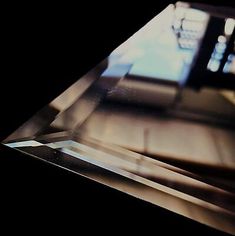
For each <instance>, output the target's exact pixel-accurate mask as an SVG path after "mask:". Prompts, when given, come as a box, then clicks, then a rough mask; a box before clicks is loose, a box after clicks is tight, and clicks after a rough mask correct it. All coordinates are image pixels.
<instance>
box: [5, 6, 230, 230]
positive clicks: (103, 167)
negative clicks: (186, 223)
mask: <svg viewBox="0 0 235 236" xmlns="http://www.w3.org/2000/svg"><path fill="white" fill-rule="evenodd" d="M230 17H231V16H230ZM226 19H227V18H226V17H223V18H218V19H217V18H215V19H214V18H213V17H212V15H211V14H210V13H209V12H206V11H205V12H203V11H201V10H198V9H192V8H190V6H189V5H188V4H185V3H178V4H177V5H176V6H173V5H170V6H168V7H167V8H166V9H165V10H164V11H163V12H162V13H161V14H160V15H158V16H156V17H155V18H154V19H153V20H152V21H151V22H150V23H148V24H147V25H146V26H145V27H143V28H142V29H141V30H140V31H138V32H137V33H136V34H135V35H133V36H132V37H131V38H130V39H128V40H127V41H126V42H125V43H124V44H122V45H121V46H120V47H119V48H117V49H116V50H114V51H113V52H112V53H111V55H110V56H109V57H108V58H107V59H106V60H104V61H102V62H101V63H100V64H99V65H98V66H97V67H96V68H94V69H92V70H91V71H90V72H88V73H87V74H86V75H84V76H83V77H82V78H80V79H79V80H78V81H77V82H76V83H75V84H73V85H72V86H71V87H70V88H69V89H67V90H66V91H64V93H62V94H61V95H60V96H59V97H57V98H56V99H55V100H53V101H52V102H51V103H50V104H49V105H48V106H47V107H45V108H44V109H42V110H41V111H39V112H38V113H37V114H36V115H35V116H33V117H32V118H31V119H30V120H29V121H27V122H26V123H25V124H24V125H23V126H21V127H20V128H19V129H17V130H16V131H15V132H14V133H13V134H11V135H10V136H9V137H8V138H7V139H6V140H4V143H5V144H6V145H7V146H9V147H13V148H16V149H17V150H19V151H22V152H24V153H27V154H30V155H33V156H35V157H37V158H40V159H42V160H45V161H47V162H50V163H52V164H55V165H58V166H61V167H63V168H66V169H68V170H70V171H73V172H76V173H79V174H81V175H83V176H86V177H88V178H91V179H93V180H95V181H98V182H101V183H103V184H105V185H108V186H111V187H113V188H116V189H119V190H121V191H123V192H126V193H128V194H131V195H133V196H136V197H138V198H141V199H143V200H146V201H149V202H151V203H154V204H156V205H159V206H161V207H164V208H166V209H169V210H171V211H174V212H176V213H179V214H182V215H184V216H187V217H189V218H191V219H194V220H197V221H199V222H201V223H203V224H207V225H209V226H212V227H214V228H217V229H219V230H223V231H225V232H228V233H233V234H234V233H235V226H234V222H235V184H234V183H235V145H234V143H235V127H234V125H235V123H234V121H235V102H234V91H233V86H232V82H231V83H230V84H231V88H229V86H228V83H227V82H226V83H223V82H221V84H220V85H221V86H220V87H219V88H218V85H217V84H216V83H215V84H213V83H208V80H207V79H208V78H209V79H214V78H215V77H216V78H217V77H218V76H219V78H220V79H221V80H222V79H225V81H227V80H228V81H232V80H231V79H235V78H234V76H233V73H231V71H230V70H228V71H227V72H226V73H224V72H223V71H222V72H221V74H215V73H217V72H216V71H214V69H213V68H215V67H213V66H212V67H211V66H208V65H209V64H210V62H208V61H209V60H210V57H211V55H212V54H213V53H214V52H213V50H214V45H215V44H213V43H211V50H212V51H208V52H207V54H206V55H205V54H203V53H202V52H203V51H202V48H203V47H204V48H205V43H206V42H207V41H206V40H208V37H207V35H208V32H211V31H210V30H211V26H212V25H213V22H214V20H216V22H217V20H218V21H219V22H222V23H221V25H222V26H223V27H224V25H225V26H226V24H227V26H226V31H225V33H226V35H225V36H224V37H225V38H223V37H221V32H220V31H219V30H218V32H217V31H216V32H215V34H214V35H213V38H212V39H211V40H212V41H213V40H214V41H213V42H214V43H216V40H219V43H222V44H223V43H224V40H226V42H229V43H228V44H227V46H226V48H230V46H229V45H230V44H231V45H232V43H233V44H234V41H233V37H234V28H232V32H231V25H232V23H233V21H231V20H229V22H230V26H228V23H227V21H226ZM229 19H232V18H229ZM231 22H232V23H231ZM223 27H222V28H221V29H224V28H223ZM231 40H232V41H231ZM231 42H232V43H231ZM220 46H221V45H220ZM220 46H216V48H217V49H218V50H220V49H221V47H220ZM218 50H217V51H218ZM223 50H224V52H223V53H224V55H225V56H227V55H228V56H229V58H230V57H231V56H230V54H232V53H233V51H226V49H225V48H224V49H223ZM217 54H218V53H217ZM215 57H216V58H218V55H216V56H215ZM202 58H207V59H208V60H205V62H206V63H204V64H203V67H202V66H201V64H200V63H201V62H202ZM213 58H214V54H213ZM230 59H231V58H230ZM220 60H221V62H220V63H221V65H222V64H223V63H227V62H226V60H224V59H223V57H222V59H220ZM230 61H232V60H230ZM208 63H209V64H208ZM231 63H232V62H231ZM202 68H204V70H202ZM211 68H212V70H211ZM219 68H220V66H219ZM218 70H219V69H218ZM210 73H211V74H210ZM218 73H219V71H218ZM223 74H226V75H229V77H222V76H223ZM195 75H197V76H198V77H197V81H200V83H194V81H195V78H194V77H195ZM205 78H206V79H205ZM198 84H200V86H198Z"/></svg>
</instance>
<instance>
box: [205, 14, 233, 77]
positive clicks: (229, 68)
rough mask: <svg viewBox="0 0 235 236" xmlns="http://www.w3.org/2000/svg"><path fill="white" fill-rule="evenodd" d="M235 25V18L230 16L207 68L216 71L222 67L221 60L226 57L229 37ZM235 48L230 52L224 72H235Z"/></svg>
mask: <svg viewBox="0 0 235 236" xmlns="http://www.w3.org/2000/svg"><path fill="white" fill-rule="evenodd" d="M234 27H235V20H234V19H232V18H228V19H226V20H225V24H224V33H223V34H221V35H220V36H219V37H218V39H217V42H216V44H215V48H214V50H213V52H212V54H211V58H210V60H209V62H208V65H207V69H208V70H210V71H212V72H216V71H218V70H219V68H220V64H221V60H222V59H223V58H224V53H225V50H226V48H227V45H228V42H229V39H230V37H231V34H232V33H233V30H234ZM234 53H235V50H234V48H233V52H231V54H229V56H228V58H227V61H226V63H225V65H224V66H223V65H222V66H223V72H224V73H233V74H235V60H234V58H235V57H234V55H235V54H234Z"/></svg>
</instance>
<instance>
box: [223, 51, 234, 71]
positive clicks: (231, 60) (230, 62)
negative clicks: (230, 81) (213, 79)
mask: <svg viewBox="0 0 235 236" xmlns="http://www.w3.org/2000/svg"><path fill="white" fill-rule="evenodd" d="M223 72H224V73H232V74H235V55H234V54H230V55H229V56H228V60H227V62H226V63H225V65H224V68H223Z"/></svg>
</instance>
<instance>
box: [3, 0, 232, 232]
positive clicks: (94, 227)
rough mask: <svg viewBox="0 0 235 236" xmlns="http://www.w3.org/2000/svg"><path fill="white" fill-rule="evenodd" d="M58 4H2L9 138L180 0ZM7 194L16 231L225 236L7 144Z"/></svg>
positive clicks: (7, 222)
mask: <svg viewBox="0 0 235 236" xmlns="http://www.w3.org/2000/svg"><path fill="white" fill-rule="evenodd" d="M58 2H59V1H58ZM58 2H56V3H54V4H50V5H49V4H48V3H45V4H43V3H42V2H41V3H38V4H34V5H32V4H30V3H27V4H23V3H18V4H16V3H14V4H13V3H12V4H9V5H8V6H4V7H3V8H2V11H3V13H4V15H3V28H2V29H1V31H2V32H1V39H2V40H1V41H2V43H1V48H2V50H1V51H2V52H3V53H1V57H2V60H1V61H2V62H1V64H2V66H1V68H2V70H1V80H0V96H1V97H0V99H1V100H0V101H1V108H0V109H1V110H0V112H1V113H0V117H1V122H0V138H1V140H2V139H3V138H4V137H6V136H7V135H8V134H10V133H11V132H13V131H14V130H15V129H16V128H17V127H18V126H19V125H21V124H22V123H23V122H25V121H26V120H27V119H29V118H30V117H31V116H32V115H33V114H34V113H35V112H36V111H38V110H39V109H40V108H42V107H43V106H44V105H46V104H47V103H48V102H50V101H51V100H52V99H53V98H55V97H56V96H58V95H59V94H60V93H61V92H62V91H63V90H65V88H67V87H68V86H69V85H71V84H72V83H73V82H75V81H76V80H77V79H78V78H79V77H80V76H82V75H83V74H84V73H86V72H87V71H88V70H89V69H91V68H92V67H93V66H95V65H96V64H97V63H98V62H100V61H101V60H102V59H103V58H105V57H106V56H107V55H108V54H109V53H110V52H111V51H112V50H113V49H114V48H115V47H117V46H118V45H119V44H120V43H122V42H123V41H124V40H126V39H127V38H128V37H129V36H131V35H132V34H133V33H135V32H136V31H137V30H138V29H139V28H140V27H142V26H143V25H144V24H146V23H147V22H148V21H149V20H150V19H151V18H153V17H154V16H155V15H156V14H157V13H159V12H160V11H161V10H162V9H163V8H165V7H166V6H167V5H168V4H169V3H171V2H173V1H129V2H128V4H127V1H107V2H101V1H99V3H93V2H92V1H87V2H85V3H84V2H77V3H76V4H73V5H72V4H69V3H68V2H67V3H66V5H65V4H64V3H58ZM197 2H199V1H197ZM200 2H207V3H210V2H209V1H200ZM213 5H227V6H232V5H233V3H232V1H225V0H224V1H220V2H217V3H216V4H215V3H214V4H213ZM0 196H1V197H0V202H1V205H0V207H1V209H0V214H1V220H0V222H1V223H0V225H1V227H0V230H3V227H2V226H5V227H6V229H7V230H8V232H9V231H11V230H12V229H14V230H15V229H16V230H20V231H22V232H26V231H29V232H38V231H41V230H42V232H45V233H49V232H48V230H50V232H54V233H55V232H60V231H61V230H64V229H65V230H66V231H65V232H66V233H68V232H69V231H70V230H71V229H73V230H75V232H76V233H78V234H81V235H84V234H85V233H86V234H90V233H93V234H103V233H105V234H110V235H111V234H113V232H119V233H122V234H126V233H127V232H129V233H131V234H134V233H138V232H139V231H140V230H143V232H145V234H150V232H151V234H154V235H163V234H167V233H170V232H171V233H172V232H174V233H176V234H181V235H182V234H183V235H188V234H190V235H192V234H197V235H198V234H200V235H207V234H209V235H210V234H213V235H223V234H222V233H221V232H219V231H216V230H214V229H211V228H209V227H207V226H204V225H201V224H199V223H197V222H194V221H192V220H189V219H186V218H184V217H182V216H179V215H177V214H174V213H172V212H169V211H167V210H164V209H162V208H159V207H157V206H153V205H151V204H149V203H146V202H144V201H141V200H138V199H136V198H133V197H130V196H128V195H126V194H124V193H121V192H118V191H116V190H113V189H110V188H108V187H105V186H103V185H100V184H97V183H95V182H93V181H90V180H87V179H85V178H83V177H80V176H78V175H75V174H72V173H69V172H67V171H65V170H62V169H60V168H58V167H54V166H51V165H48V164H46V163H44V162H41V161H38V160H35V159H33V158H31V157H28V156H25V155H23V154H21V153H18V152H16V151H14V150H11V149H8V148H6V147H4V146H2V145H1V147H0ZM87 223H88V225H86V224H87ZM31 226H33V231H31ZM46 226H50V229H46ZM107 226H111V228H112V230H111V231H110V229H108V228H107ZM84 230H85V231H84ZM20 231H19V232H20ZM82 232H83V233H82Z"/></svg>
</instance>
